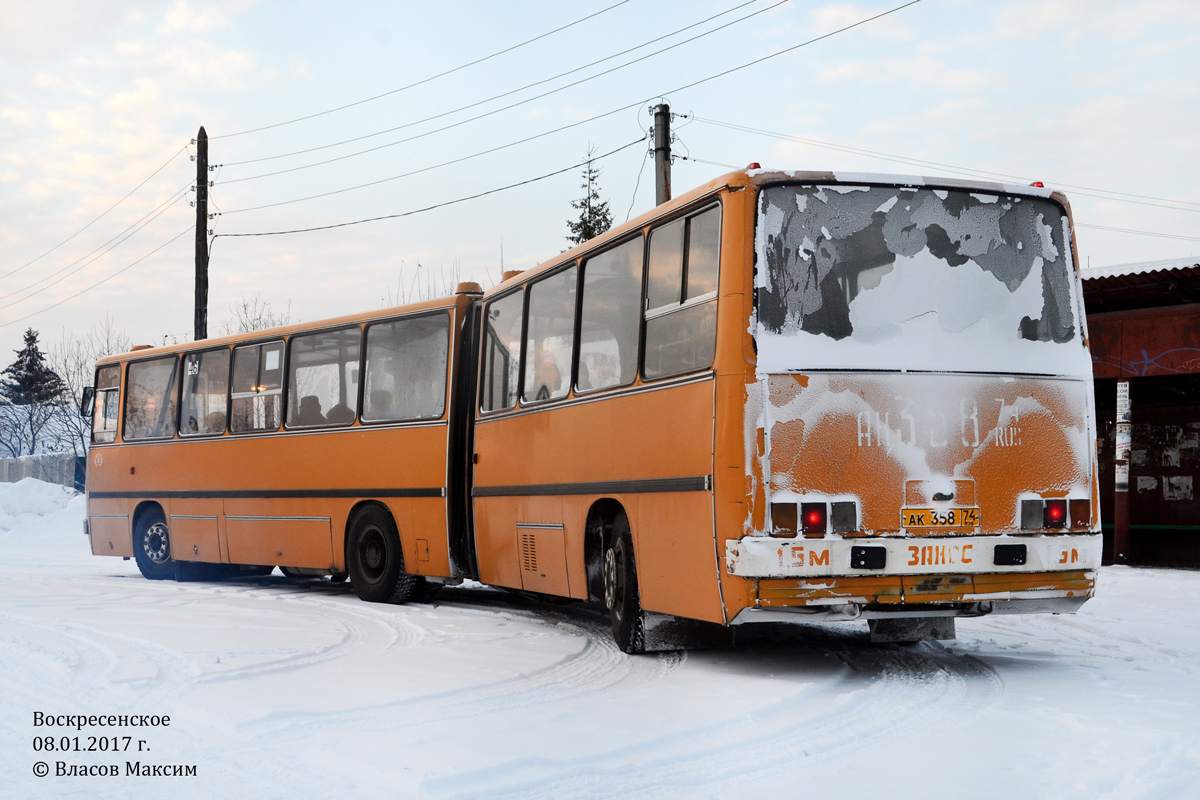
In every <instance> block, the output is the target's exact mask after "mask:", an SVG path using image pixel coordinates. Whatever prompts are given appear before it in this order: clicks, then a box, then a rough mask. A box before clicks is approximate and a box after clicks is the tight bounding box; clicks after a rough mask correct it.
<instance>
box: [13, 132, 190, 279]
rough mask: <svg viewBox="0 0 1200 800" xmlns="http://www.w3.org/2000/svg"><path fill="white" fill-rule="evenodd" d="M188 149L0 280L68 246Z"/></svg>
mask: <svg viewBox="0 0 1200 800" xmlns="http://www.w3.org/2000/svg"><path fill="white" fill-rule="evenodd" d="M187 148H188V146H187V145H186V144H185V145H184V146H183V147H181V148H179V149H178V150H176V151H175V152H174V153H173V154H172V155H171V157H170V158H168V159H167V160H166V161H164V162H163V164H162V166H161V167H159V168H158V169H156V170H154V172H151V173H150V174H149V175H148V176H147V177H146V178H145V179H143V180H142V182H141V183H139V184H138V185H137V186H135V187H133V188H132V189H131V190H130V191H129V193H128V194H126V195H125V196H124V197H122V198H121V199H120V200H118V201H117V202H115V203H113V204H112V205H111V206H109V207H108V208H106V209H104V211H102V212H101V213H100V216H98V217H96V218H95V219H93V220H92V221H91V222H89V223H88V224H87V225H84V226H83V227H82V228H80V229H79V230H77V231H75V232H74V233H72V234H71V235H70V236H68V237H67V238H65V239H63V240H62V241H61V242H59V243H58V244H56V245H54V247H51V248H50V249H49V250H47V251H46V252H44V253H42V254H41V255H40V256H38V257H37V258H34V259H32V260H30V261H26V262H25V263H24V264H22V265H21V266H19V267H16V268H15V269H10V270H9V271H8V272H5V273H4V274H3V275H0V280H3V279H4V278H7V277H8V276H9V275H15V274H16V273H18V272H20V271H21V270H23V269H25V268H26V267H28V266H31V265H33V264H36V263H37V262H39V261H41V260H42V259H43V258H45V257H46V256H48V255H50V254H51V253H53V252H54V251H55V250H57V249H58V248H60V247H62V246H63V245H64V244H66V243H67V242H69V241H71V240H72V239H74V238H75V237H76V236H78V235H79V234H81V233H83V232H84V231H86V230H87V229H88V228H90V227H92V226H93V225H95V224H96V223H97V222H99V221H100V220H101V219H103V218H104V217H105V215H107V214H108V212H110V211H112V210H113V209H114V208H116V207H117V206H119V205H121V203H124V202H125V201H126V200H128V199H129V198H130V197H132V196H133V194H134V193H135V192H136V191H137V190H138V189H140V188H142V187H143V186H145V185H146V184H147V183H148V182H149V181H150V179H151V178H153V177H154V176H155V175H157V174H158V173H160V172H162V171H163V170H164V169H166V168H167V165H168V164H170V163H171V162H172V161H174V160H175V159H176V158H178V157H179V154H180V153H182V152H183V151H185V150H187ZM85 258H86V256H85Z"/></svg>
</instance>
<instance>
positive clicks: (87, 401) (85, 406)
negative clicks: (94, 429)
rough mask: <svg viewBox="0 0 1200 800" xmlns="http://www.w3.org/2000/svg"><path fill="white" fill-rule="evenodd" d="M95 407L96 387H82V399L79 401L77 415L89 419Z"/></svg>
mask: <svg viewBox="0 0 1200 800" xmlns="http://www.w3.org/2000/svg"><path fill="white" fill-rule="evenodd" d="M95 405H96V387H95V386H85V387H83V397H82V398H80V400H79V415H80V416H82V417H91V416H92V409H93V408H94V407H95Z"/></svg>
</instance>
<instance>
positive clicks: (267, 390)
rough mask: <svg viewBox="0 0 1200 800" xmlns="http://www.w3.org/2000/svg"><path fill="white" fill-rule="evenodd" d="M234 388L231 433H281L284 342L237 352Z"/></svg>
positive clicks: (251, 346) (234, 360)
mask: <svg viewBox="0 0 1200 800" xmlns="http://www.w3.org/2000/svg"><path fill="white" fill-rule="evenodd" d="M231 388H232V390H233V391H232V392H230V398H231V400H232V403H231V407H232V413H231V419H230V425H229V430H231V431H232V432H234V433H245V432H248V431H274V430H278V429H279V416H280V410H281V405H282V404H281V402H280V400H281V398H282V396H283V342H269V343H267V344H250V345H243V346H242V347H237V348H234V351H233V386H232V387H231Z"/></svg>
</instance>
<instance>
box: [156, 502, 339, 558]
mask: <svg viewBox="0 0 1200 800" xmlns="http://www.w3.org/2000/svg"><path fill="white" fill-rule="evenodd" d="M224 506H225V530H226V531H227V534H228V540H229V558H230V560H231V561H232V562H233V563H235V564H275V565H280V566H286V567H312V568H315V569H331V568H333V566H334V562H333V541H332V536H331V530H332V527H331V516H330V509H329V503H328V502H327V501H322V500H313V499H303V500H293V499H286V500H285V499H275V498H270V499H262V498H248V499H243V498H226V499H225V501H224ZM172 537H174V531H172Z"/></svg>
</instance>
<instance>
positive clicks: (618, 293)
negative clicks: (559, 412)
mask: <svg viewBox="0 0 1200 800" xmlns="http://www.w3.org/2000/svg"><path fill="white" fill-rule="evenodd" d="M642 246H643V240H642V237H640V236H639V237H638V238H636V239H633V240H631V241H628V242H625V243H624V244H622V245H620V246H619V247H614V248H613V249H612V250H608V251H606V252H604V253H601V254H599V255H596V256H592V257H591V258H589V259H588V260H587V261H585V262H583V306H582V310H581V312H580V325H579V336H580V339H579V374H578V376H577V377H576V379H575V387H576V389H577V390H578V391H581V392H587V391H591V390H593V389H605V388H608V387H610V386H628V385H629V384H631V383H633V379H634V377H635V376H636V375H637V354H638V324H639V322H640V318H639V316H638V309H639V306H640V305H641V296H642Z"/></svg>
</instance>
